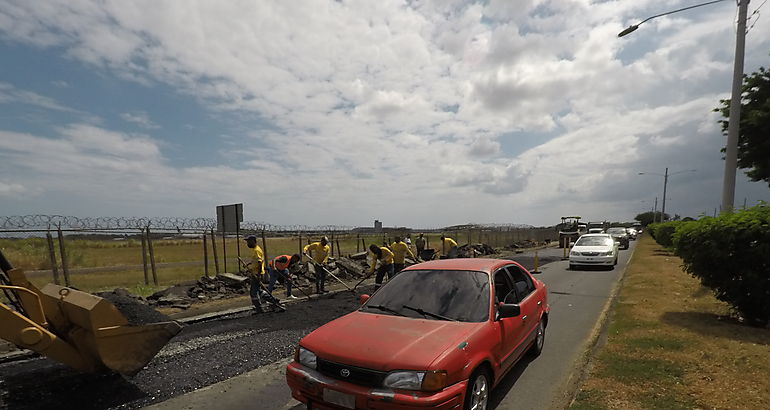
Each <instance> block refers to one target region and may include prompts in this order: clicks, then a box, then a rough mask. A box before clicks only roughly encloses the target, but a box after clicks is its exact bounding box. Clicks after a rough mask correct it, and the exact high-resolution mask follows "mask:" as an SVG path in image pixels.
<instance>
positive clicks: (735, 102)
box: [618, 0, 750, 213]
mask: <svg viewBox="0 0 770 410" xmlns="http://www.w3.org/2000/svg"><path fill="white" fill-rule="evenodd" d="M722 1H725V0H715V1H709V2H707V3H702V4H696V5H694V6H689V7H684V8H681V9H678V10H673V11H669V12H666V13H662V14H657V15H654V16H652V17H648V18H646V19H644V20H642V21H641V22H639V23H638V24H636V25H633V26H629V27H628V28H626V29H625V30H623V31H621V32H620V33H618V37H623V36H625V35H627V34H629V33H631V32H633V31H635V30H636V29H638V28H639V25H641V24H642V23H644V22H646V21H649V20H652V19H654V18H656V17H660V16H665V15H668V14H673V13H678V12H680V11H684V10H689V9H693V8H696V7H702V6H707V5H709V4H714V3H720V2H722ZM737 1H738V23H737V27H736V30H735V62H734V65H733V84H732V96H731V97H730V114H729V118H728V123H727V145H726V147H725V172H724V177H723V179H722V211H723V212H728V213H730V212H732V211H733V203H734V202H735V171H736V168H737V165H738V133H739V131H740V128H739V123H740V121H741V84H742V82H743V54H744V49H745V47H746V15H747V14H748V9H749V1H750V0H737ZM665 203H666V199H665V195H664V198H663V204H664V209H665Z"/></svg>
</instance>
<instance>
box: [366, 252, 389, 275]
mask: <svg viewBox="0 0 770 410" xmlns="http://www.w3.org/2000/svg"><path fill="white" fill-rule="evenodd" d="M380 250H382V257H381V258H379V261H380V263H382V265H383V266H385V265H390V264H392V263H393V252H391V251H390V249H388V248H386V247H384V246H380ZM369 252H371V251H369ZM377 260H378V259H377V257H376V256H375V260H374V263H372V267H371V268H370V269H369V272H374V267H375V266H377Z"/></svg>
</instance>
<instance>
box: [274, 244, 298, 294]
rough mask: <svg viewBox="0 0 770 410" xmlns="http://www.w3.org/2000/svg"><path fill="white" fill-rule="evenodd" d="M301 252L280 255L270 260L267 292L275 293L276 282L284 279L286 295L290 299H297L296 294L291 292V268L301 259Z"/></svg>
mask: <svg viewBox="0 0 770 410" xmlns="http://www.w3.org/2000/svg"><path fill="white" fill-rule="evenodd" d="M300 259H301V258H300V256H299V254H296V253H295V254H294V255H291V256H289V255H280V256H276V257H275V259H273V260H272V261H270V283H268V285H267V292H268V293H270V294H271V295H272V294H273V289H275V282H276V281H282V282H283V284H284V286H286V297H287V298H288V299H297V297H296V296H294V295H292V294H291V274H290V272H289V268H291V267H293V266H295V265H296V264H297V262H299V260H300Z"/></svg>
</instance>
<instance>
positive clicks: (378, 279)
mask: <svg viewBox="0 0 770 410" xmlns="http://www.w3.org/2000/svg"><path fill="white" fill-rule="evenodd" d="M386 273H387V274H388V280H390V278H392V277H393V276H395V273H394V270H393V264H392V263H391V264H388V265H380V267H379V268H377V275H376V276H375V277H374V288H375V289H376V288H379V287H380V286H382V279H383V277H385V274H386Z"/></svg>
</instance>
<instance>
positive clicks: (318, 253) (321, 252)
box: [303, 242, 331, 263]
mask: <svg viewBox="0 0 770 410" xmlns="http://www.w3.org/2000/svg"><path fill="white" fill-rule="evenodd" d="M330 249H331V247H330V246H329V244H326V245H321V242H313V243H311V244H310V245H305V248H303V252H305V253H307V254H310V252H311V251H312V252H313V253H312V254H311V256H312V257H313V260H314V261H315V262H316V263H326V261H327V260H328V259H329V250H330Z"/></svg>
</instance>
